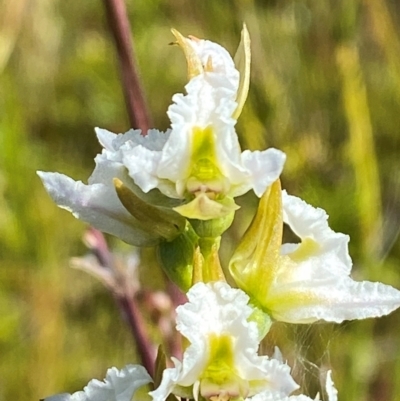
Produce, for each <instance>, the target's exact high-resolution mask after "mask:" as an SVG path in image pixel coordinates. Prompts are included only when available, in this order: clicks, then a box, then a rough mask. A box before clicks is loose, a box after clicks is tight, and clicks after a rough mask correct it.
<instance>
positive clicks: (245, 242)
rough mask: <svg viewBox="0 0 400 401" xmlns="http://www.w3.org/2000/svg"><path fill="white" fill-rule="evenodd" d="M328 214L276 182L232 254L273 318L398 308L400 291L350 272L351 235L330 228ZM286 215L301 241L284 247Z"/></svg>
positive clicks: (356, 315)
mask: <svg viewBox="0 0 400 401" xmlns="http://www.w3.org/2000/svg"><path fill="white" fill-rule="evenodd" d="M282 204H283V212H282ZM327 219H328V215H327V214H326V212H325V211H324V210H322V209H316V208H314V207H312V206H310V205H308V204H307V203H306V202H304V201H303V200H301V199H299V198H297V197H295V196H291V195H288V194H287V193H286V192H285V191H284V192H283V193H282V195H281V191H280V185H279V183H278V182H277V183H275V184H273V186H271V190H270V191H268V193H266V194H265V196H264V197H263V198H262V200H261V202H260V206H259V210H258V212H257V215H256V217H255V218H254V220H253V222H252V225H251V226H250V228H249V229H248V231H247V232H246V234H245V235H244V237H243V239H242V242H241V244H240V245H239V247H238V249H237V250H236V252H235V254H234V255H233V257H232V259H231V262H230V270H231V273H232V275H233V277H234V278H235V280H236V282H237V284H238V286H239V287H240V288H242V289H243V290H244V291H246V292H247V293H248V294H249V295H250V297H251V298H252V299H253V301H254V302H255V303H256V304H257V305H259V306H261V307H262V309H263V310H264V311H265V312H267V313H268V314H269V315H270V316H271V317H273V318H274V319H276V320H280V321H284V322H289V323H312V322H315V321H317V320H325V321H330V322H336V323H341V322H343V321H344V320H352V319H365V318H369V317H379V316H383V315H387V314H389V313H390V312H392V311H393V310H395V309H397V308H398V307H399V306H400V291H398V290H396V289H395V288H393V287H391V286H389V285H384V284H381V283H379V282H377V283H373V282H369V281H361V282H358V281H354V280H353V279H352V278H351V277H350V272H351V268H352V261H351V258H350V256H349V252H348V242H349V237H348V236H347V235H344V234H341V233H336V232H334V231H333V230H332V229H330V228H329V226H328V223H327ZM282 220H283V222H284V223H286V224H287V225H288V226H289V227H290V228H291V229H292V231H293V232H294V234H296V235H297V236H298V237H299V238H300V241H301V242H300V243H299V244H284V245H282V246H281V243H282Z"/></svg>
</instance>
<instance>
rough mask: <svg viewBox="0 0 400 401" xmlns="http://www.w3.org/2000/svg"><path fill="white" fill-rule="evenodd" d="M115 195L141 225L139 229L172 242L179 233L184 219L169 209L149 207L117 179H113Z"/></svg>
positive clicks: (184, 222) (184, 221) (184, 223)
mask: <svg viewBox="0 0 400 401" xmlns="http://www.w3.org/2000/svg"><path fill="white" fill-rule="evenodd" d="M114 186H115V190H116V191H117V195H118V198H119V200H120V201H121V203H122V204H123V205H124V207H125V209H126V210H127V211H128V212H129V213H130V214H131V215H132V216H133V217H135V218H136V219H137V220H138V221H139V223H140V224H141V228H142V229H143V230H144V231H147V232H148V233H149V234H153V235H154V236H155V237H159V238H161V239H164V240H167V241H172V240H173V239H174V238H176V237H177V236H178V235H179V233H181V232H182V231H183V230H184V228H185V225H186V219H185V218H184V217H182V216H181V215H180V214H178V213H176V212H174V211H173V210H171V209H168V208H166V207H161V206H154V205H151V204H149V203H147V202H145V201H143V200H142V199H140V198H139V197H138V196H137V195H136V194H135V193H133V192H132V191H131V190H130V189H129V188H128V187H127V186H126V185H124V183H123V182H122V181H121V180H119V179H118V178H114Z"/></svg>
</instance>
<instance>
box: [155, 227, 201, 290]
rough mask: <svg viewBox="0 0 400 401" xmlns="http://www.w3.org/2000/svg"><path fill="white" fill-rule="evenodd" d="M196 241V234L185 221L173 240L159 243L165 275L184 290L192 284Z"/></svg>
mask: <svg viewBox="0 0 400 401" xmlns="http://www.w3.org/2000/svg"><path fill="white" fill-rule="evenodd" d="M197 241H198V236H197V235H196V233H195V232H194V231H193V228H192V226H191V225H190V224H189V223H187V224H186V227H185V229H184V231H183V232H182V233H181V234H180V235H178V236H177V237H176V238H175V239H174V240H172V241H170V242H161V243H160V245H159V255H160V259H161V262H162V266H163V269H164V271H165V273H166V275H167V276H168V278H169V279H170V280H171V281H173V282H174V283H175V284H176V285H177V286H178V287H179V288H180V289H181V290H183V291H185V292H186V291H188V290H189V288H190V287H191V286H192V280H193V258H194V253H195V249H196V247H197Z"/></svg>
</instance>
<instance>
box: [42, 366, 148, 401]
mask: <svg viewBox="0 0 400 401" xmlns="http://www.w3.org/2000/svg"><path fill="white" fill-rule="evenodd" d="M152 381H153V380H152V379H151V377H150V376H149V374H148V373H147V372H146V370H145V369H144V368H143V366H139V365H127V366H125V367H124V368H123V369H121V370H118V369H117V368H110V369H108V370H107V374H106V378H105V379H104V381H99V380H96V379H93V380H91V381H90V382H89V383H88V385H87V386H86V387H85V388H84V389H83V391H78V392H76V393H74V394H72V395H71V394H67V393H64V394H58V395H53V396H51V397H47V398H45V399H44V401H131V399H132V396H133V394H134V393H135V391H136V390H137V389H138V388H140V387H142V386H144V385H146V384H148V383H151V382H152Z"/></svg>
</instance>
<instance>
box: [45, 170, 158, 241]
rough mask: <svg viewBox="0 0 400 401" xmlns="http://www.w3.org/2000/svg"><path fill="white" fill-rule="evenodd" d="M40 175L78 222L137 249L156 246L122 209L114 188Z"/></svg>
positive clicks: (53, 174) (46, 186)
mask: <svg viewBox="0 0 400 401" xmlns="http://www.w3.org/2000/svg"><path fill="white" fill-rule="evenodd" d="M38 175H39V177H40V178H41V179H42V181H43V184H44V186H45V188H46V190H47V192H48V193H49V195H50V196H51V198H52V199H53V200H54V202H55V203H56V204H57V205H58V206H59V207H61V208H63V209H66V210H68V211H69V212H71V213H72V214H73V215H74V217H76V218H77V219H80V220H82V221H85V222H86V223H89V224H90V225H92V226H93V227H95V228H97V229H98V230H100V231H103V232H106V233H108V234H112V235H115V236H116V237H119V238H121V239H122V240H123V241H126V242H128V243H130V244H133V245H136V246H148V245H154V244H155V243H156V240H155V239H154V237H152V236H151V235H150V234H148V233H146V232H145V231H143V230H142V229H140V228H139V224H138V222H137V220H136V219H135V218H134V217H133V216H132V215H131V214H130V213H128V211H127V210H126V209H125V208H124V207H123V205H122V204H121V202H120V201H119V199H118V196H117V194H116V192H115V189H114V187H111V186H108V185H105V184H92V185H85V184H83V183H82V182H81V181H74V180H73V179H72V178H70V177H67V176H65V175H63V174H59V173H45V172H42V171H39V172H38Z"/></svg>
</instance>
